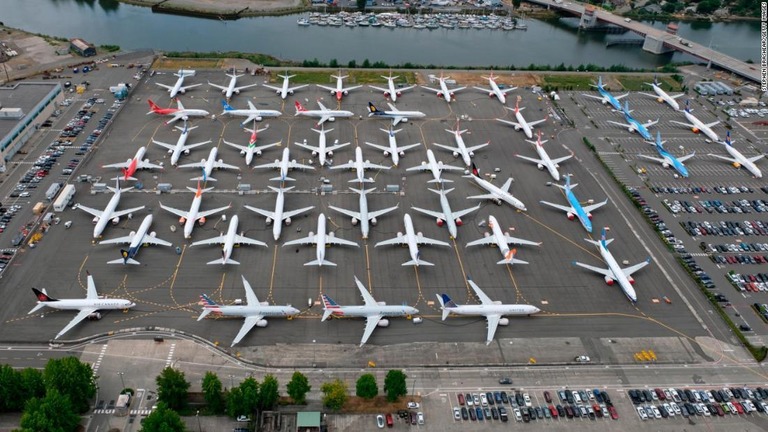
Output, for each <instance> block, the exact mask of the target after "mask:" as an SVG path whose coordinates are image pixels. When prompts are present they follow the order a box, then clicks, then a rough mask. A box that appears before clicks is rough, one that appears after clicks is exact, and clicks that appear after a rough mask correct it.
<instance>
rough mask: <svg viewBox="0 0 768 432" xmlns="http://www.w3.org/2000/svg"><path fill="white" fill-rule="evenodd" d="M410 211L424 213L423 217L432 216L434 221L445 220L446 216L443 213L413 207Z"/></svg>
mask: <svg viewBox="0 0 768 432" xmlns="http://www.w3.org/2000/svg"><path fill="white" fill-rule="evenodd" d="M411 210H416V211H417V212H421V213H424V214H425V215H427V216H432V217H433V218H436V219H442V220H445V219H446V216H445V214H444V213H443V212H436V211H432V210H426V209H423V208H418V207H413V206H411Z"/></svg>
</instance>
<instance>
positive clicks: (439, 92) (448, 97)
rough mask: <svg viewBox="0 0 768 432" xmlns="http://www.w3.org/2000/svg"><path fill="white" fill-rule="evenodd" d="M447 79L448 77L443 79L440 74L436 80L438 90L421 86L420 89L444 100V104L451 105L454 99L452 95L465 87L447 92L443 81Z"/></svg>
mask: <svg viewBox="0 0 768 432" xmlns="http://www.w3.org/2000/svg"><path fill="white" fill-rule="evenodd" d="M449 78H450V77H449V76H446V77H444V76H443V75H442V74H440V77H438V78H437V80H438V82H439V83H440V89H433V88H431V87H427V86H421V88H424V89H427V90H429V91H433V92H435V93H436V94H437V97H439V98H440V97H441V98H443V99H445V101H446V102H448V103H451V101H452V100H453V99H454V95H453V94H454V93H456V92H457V91H459V90H464V89H465V88H466V87H457V88H455V89H451V90H449V89H448V86H447V85H446V84H445V81H446V80H447V79H449Z"/></svg>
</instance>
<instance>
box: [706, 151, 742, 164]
mask: <svg viewBox="0 0 768 432" xmlns="http://www.w3.org/2000/svg"><path fill="white" fill-rule="evenodd" d="M709 156H712V157H716V158H718V159H722V160H724V161H728V162H734V163H738V162H739V161H737V160H736V159H734V158H729V157H728V156H720V155H716V154H712V153H710V154H709Z"/></svg>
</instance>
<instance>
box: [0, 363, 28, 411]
mask: <svg viewBox="0 0 768 432" xmlns="http://www.w3.org/2000/svg"><path fill="white" fill-rule="evenodd" d="M20 378H21V377H20V376H19V373H18V372H16V370H14V369H13V368H12V367H11V366H10V365H2V366H0V412H8V411H20V410H21V408H22V406H20V405H19V402H23V401H21V400H20V399H21V398H20V397H19V396H20V395H19V393H20V392H19V389H20V381H21V380H20Z"/></svg>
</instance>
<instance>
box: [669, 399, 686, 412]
mask: <svg viewBox="0 0 768 432" xmlns="http://www.w3.org/2000/svg"><path fill="white" fill-rule="evenodd" d="M669 406H671V407H672V409H673V410H674V411H675V414H677V415H683V411H682V410H681V409H680V406H679V405H678V404H676V403H674V402H670V403H669Z"/></svg>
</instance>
